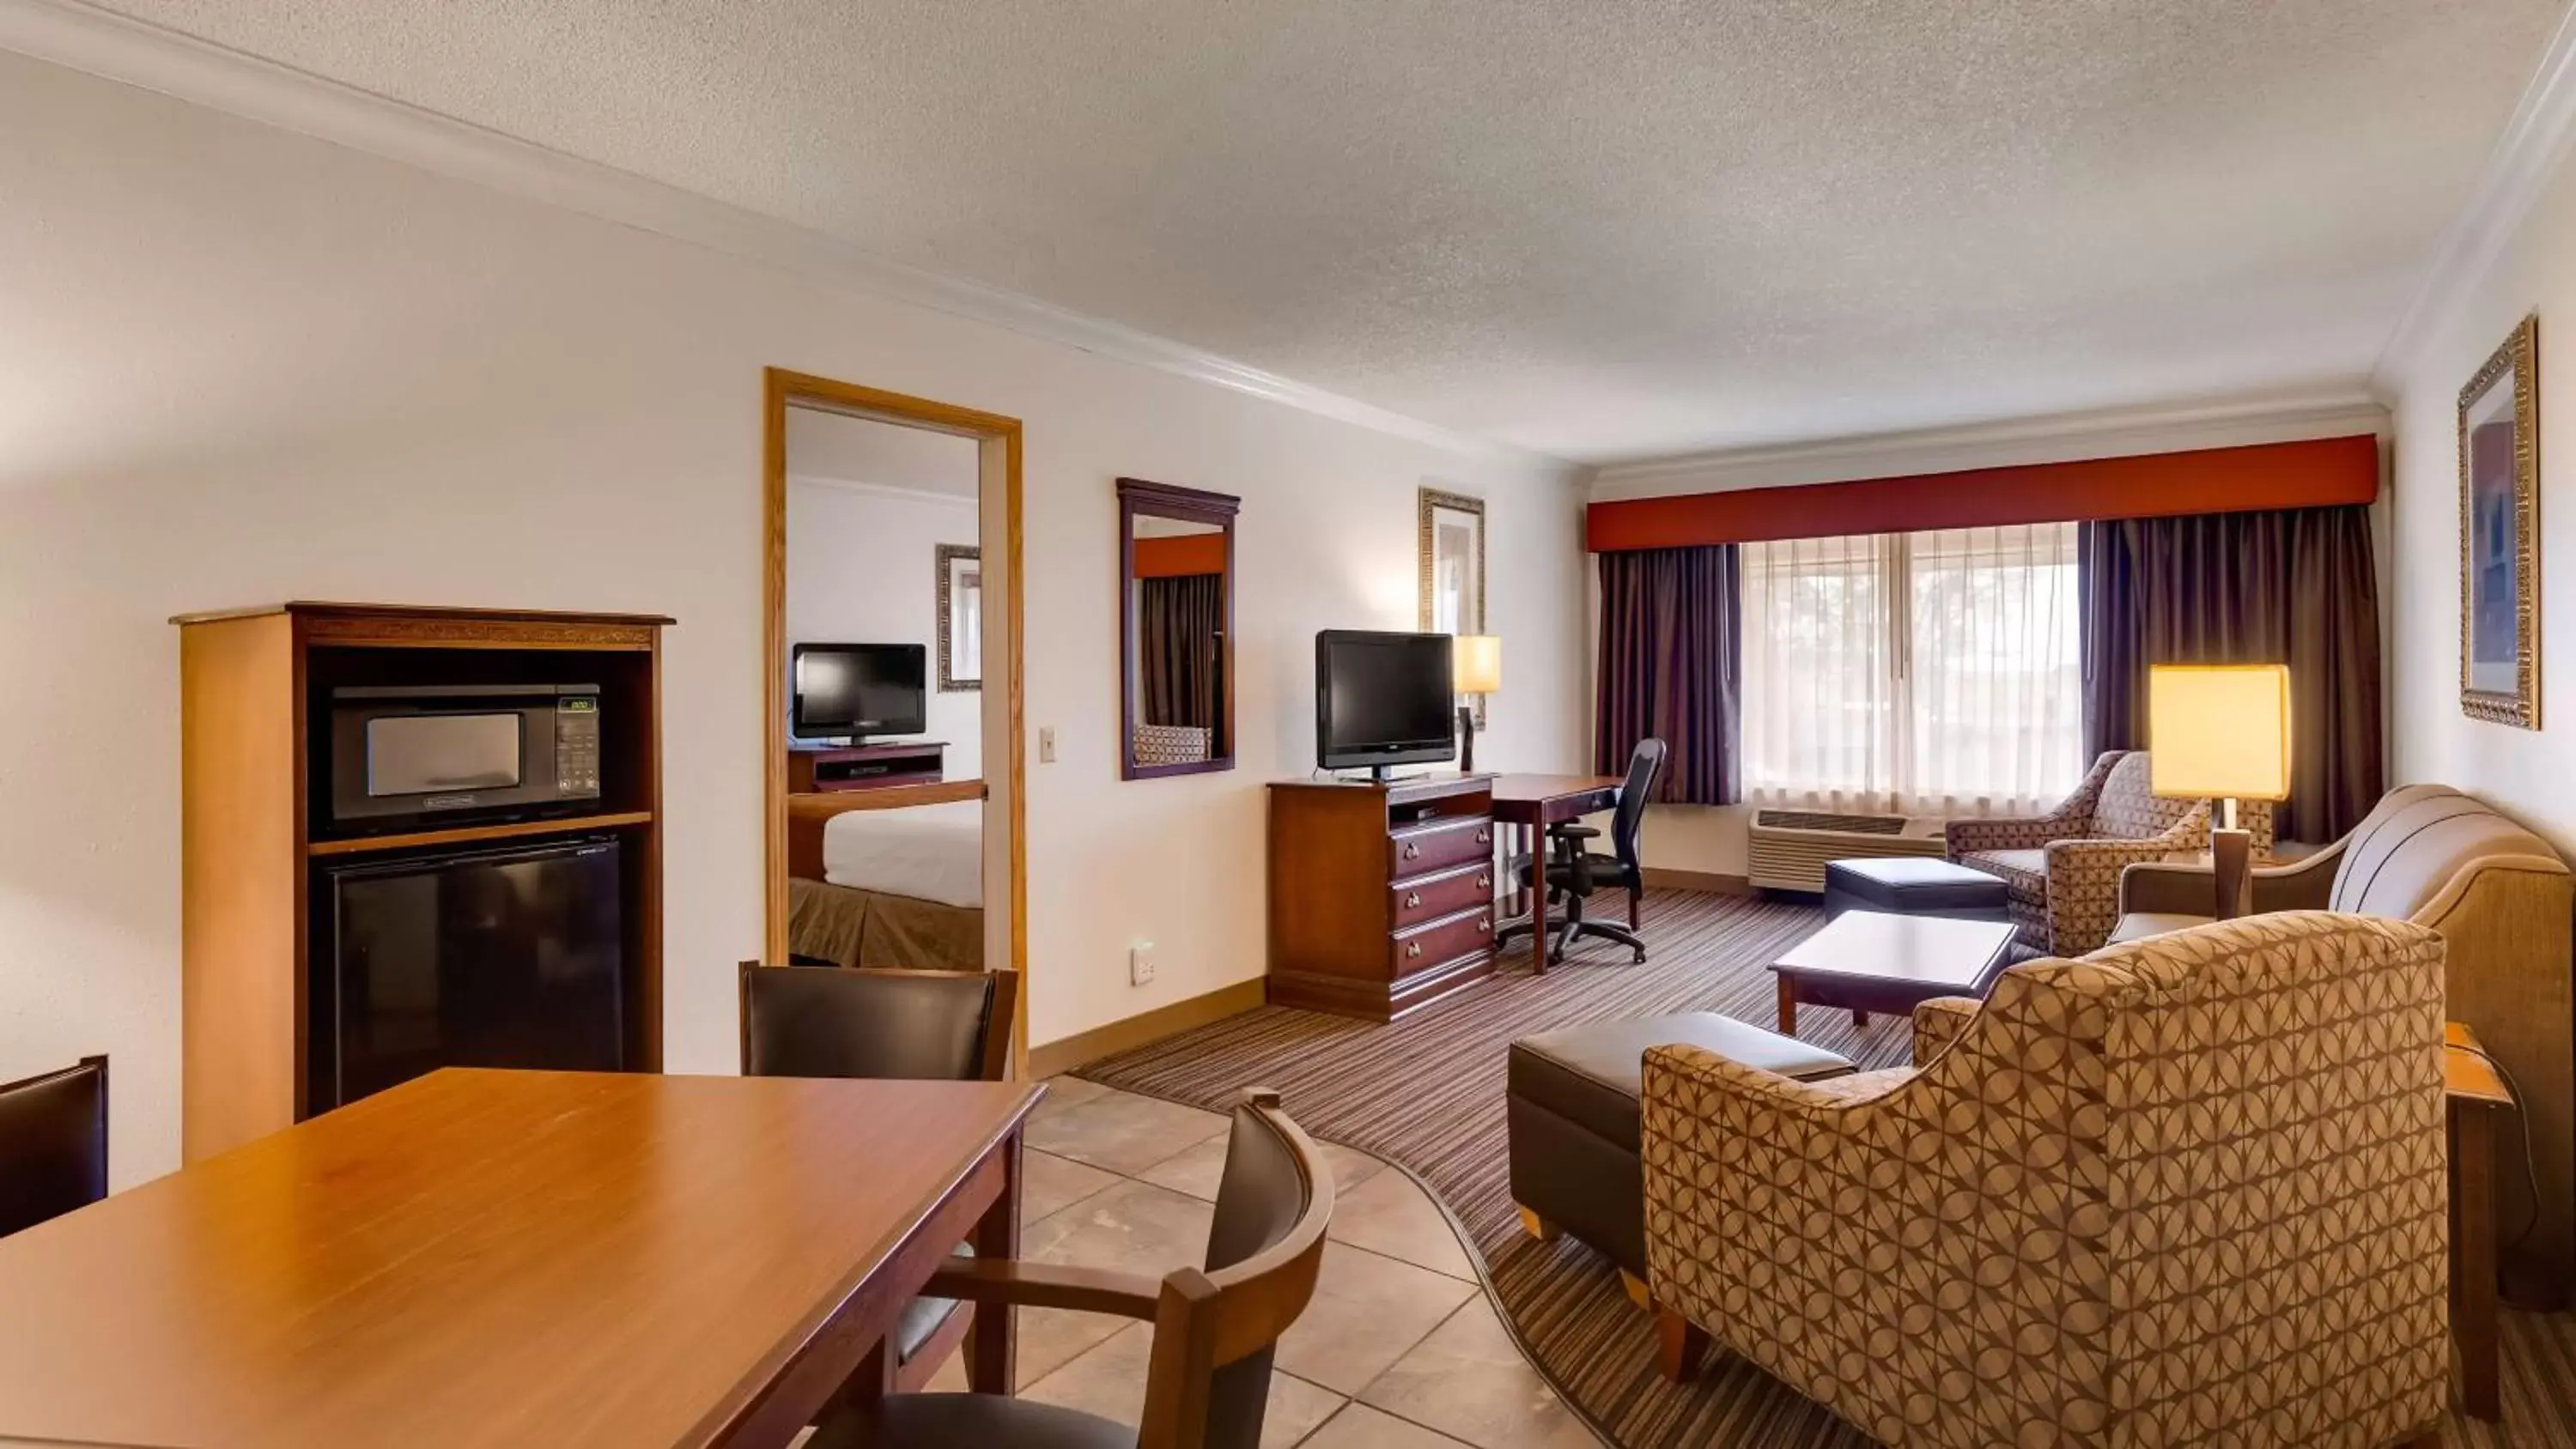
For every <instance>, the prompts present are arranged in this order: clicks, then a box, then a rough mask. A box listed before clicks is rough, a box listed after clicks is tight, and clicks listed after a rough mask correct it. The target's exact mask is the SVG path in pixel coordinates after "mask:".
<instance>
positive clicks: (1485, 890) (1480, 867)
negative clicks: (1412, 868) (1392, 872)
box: [1387, 860, 1494, 931]
mask: <svg viewBox="0 0 2576 1449" xmlns="http://www.w3.org/2000/svg"><path fill="white" fill-rule="evenodd" d="M1388 896H1389V899H1390V903H1391V906H1392V909H1390V910H1389V911H1388V912H1387V919H1388V920H1390V921H1393V922H1394V923H1395V929H1397V930H1399V931H1402V930H1407V929H1410V928H1412V927H1414V926H1418V925H1421V924H1422V923H1423V922H1425V921H1436V920H1438V919H1440V918H1441V917H1442V916H1446V915H1453V914H1455V913H1457V912H1459V911H1464V910H1469V909H1472V908H1474V907H1476V906H1490V905H1492V904H1493V903H1494V867H1493V866H1492V864H1490V863H1489V862H1486V861H1481V860H1480V861H1477V862H1476V863H1475V864H1473V865H1462V866H1460V867H1458V868H1457V869H1456V870H1453V871H1449V872H1447V873H1446V874H1442V875H1432V876H1424V877H1422V878H1420V879H1418V880H1409V881H1405V882H1403V883H1402V884H1400V885H1398V886H1396V887H1395V888H1394V889H1393V890H1392V891H1390V892H1388Z"/></svg>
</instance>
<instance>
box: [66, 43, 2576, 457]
mask: <svg viewBox="0 0 2576 1449" xmlns="http://www.w3.org/2000/svg"><path fill="white" fill-rule="evenodd" d="M108 6H109V8H111V9H115V10H118V11H122V12H124V13H127V14H130V15H132V16H135V17H137V18H140V19H143V20H146V21H150V22H154V23H157V24H161V25H165V26H168V27H170V28H172V29H175V30H179V31H182V32H185V33H189V34H192V35H196V36H199V37H202V38H205V39H208V40H212V41H215V42H217V43H219V44H222V45H226V46H230V47H234V48H236V49H240V50H244V51H248V52H251V53H253V54H256V55H260V56H265V57H268V58H271V59H274V60H278V61H281V62H284V63H285V64H288V65H291V66H294V67H297V68H300V69H304V70H308V71H313V72H316V73H319V74H322V75H326V76H329V77H332V78H334V79H337V80H341V81H344V82H347V83H349V84H352V85H355V86H358V87H360V88H362V89H365V90H369V91H374V92H377V93H380V94H383V95H386V96H389V97H393V98H395V99H398V100H403V101H408V102H411V103H414V104H417V105H420V106H423V107H426V108H428V109H430V110H433V111H438V112H441V113H444V114H446V115H449V116H453V117H456V118H459V119H462V120H467V121H472V122H475V123H478V124H481V125H484V126H488V127H491V128H493V129H495V130H499V131H502V132H505V133H508V134H511V135H515V136H519V137H522V138H525V139H527V140H530V141H534V142H537V143H540V144H542V145H546V146H550V147H553V148H556V149H558V150H561V151H564V152H567V153H569V154H572V155H575V156H579V157H582V158H585V159H589V160H593V161H598V162H603V163H606V164H608V165H612V166H616V167H620V168H623V169H626V170H629V171H634V172H638V173H642V174H644V175H647V176H651V177H653V178H655V179H658V180H662V181H666V182H670V183H673V184H676V185H679V186H682V187H685V188H688V189H690V190H694V191H698V192H702V193H705V194H708V195H711V196H715V197H717V198H720V199H722V200H725V201H729V202H733V203H736V204H739V205H742V206H745V207H749V208H752V209H754V210H757V211H762V212H766V213H770V214H773V215H776V216H779V217H783V218H787V219H790V220H793V221H796V222H799V223H802V224H805V225H809V226H813V227H817V228H820V229H823V230H825V231H829V232H832V233H834V234H837V235H839V236H841V237H844V238H846V239H848V240H850V241H851V242H854V243H856V244H858V245H861V246H863V247H866V248H868V249H871V250H874V251H876V252H879V253H881V254H883V255H885V256H887V257H890V258H894V259H897V260H900V261H904V262H908V263H912V264H915V265H918V266H923V267H928V268H932V269H935V270H939V271H943V272H948V273H951V274H955V275H961V276H965V277H970V278H973V279H976V280H979V281H983V282H987V283H991V284H995V285H999V286H1001V287H1005V288H1009V289H1012V290H1016V291H1019V292H1022V293H1026V294H1028V295H1030V296H1034V297H1037V298H1040V299H1043V300H1045V301H1048V302H1052V303H1055V304H1057V305H1059V306H1062V307H1066V308H1070V309H1073V310H1076V311H1079V312H1084V313H1089V314H1092V315H1094V316H1097V317H1101V318H1106V319H1109V320H1113V321H1117V322H1121V323H1125V324H1127V325H1129V326H1131V327H1135V328H1139V329H1143V330H1145V331H1148V332H1153V333H1158V334H1160V335H1162V336H1165V337H1169V338H1172V339H1175V340H1177V341H1181V342H1185V343H1189V344H1192V345H1195V346H1198V347H1202V348H1206V349H1208V350H1211V351H1214V352H1217V353H1221V354H1224V355H1226V356H1229V357H1233V358H1236V359H1239V360H1241V361H1244V362H1248V363H1251V364H1253V365H1255V366H1258V367H1262V368H1265V369H1268V370H1270V371H1272V372H1275V373H1279V374H1282V375H1284V376H1288V377H1291V378H1295V379H1297V380H1299V381H1302V382H1306V383H1310V384H1314V385H1317V386H1320V387H1325V388H1329V389H1332V390H1335V391H1338V392H1342V393H1345V394H1348V395H1350V396H1354V397H1357V398H1360V399H1363V400H1365V401H1368V402H1372V403H1376V404H1378V405H1380V406H1383V407H1387V408H1392V409H1395V410H1397V411H1400V412H1404V413H1409V414H1412V415H1414V416H1417V417H1420V418H1423V419H1426V420H1430V421H1434V422H1438V423H1443V424H1447V425H1450V426H1453V427H1457V428H1461V429H1465V430H1469V431H1474V432H1480V433H1484V434H1487V435H1490V436H1494V437H1498V438H1501V439H1505V440H1508V441H1512V442H1516V443H1520V444H1523V445H1525V446H1529V447H1533V448H1537V449H1541V450H1544V451H1548V452H1553V453H1557V454H1561V455H1564V456H1568V457H1574V458H1580V459H1587V460H1608V459H1618V458H1628V457H1636V456H1644V455H1653V454H1660V453H1671V452H1677V451H1683V450H1691V449H1700V448H1711V447H1726V446H1736V445H1747V444H1757V443H1771V442H1783V441H1791V440H1796V439H1802V438H1814V437H1831V436H1847V435H1854V434H1863V433H1873V432H1880V431H1887V430H1893V429H1901V428H1917V427H1928V426H1938V425H1942V424H1946V423H1955V422H1967V421H1975V420H1984V419H1992V418H2001V417H2019V416H2029V415H2035V414H2045V413H2054V412H2060V411H2068V410H2075V409H2084V408H2096V407H2106V406H2118V405H2123V404H2131V403H2141V402H2149V401H2158V400H2167V399H2174V398H2182V397H2199V396H2207V395H2212V394H2222V393H2229V392H2235V391H2240V390H2244V389H2252V388H2284V387H2299V386H2306V385H2311V384H2327V383H2343V382H2352V381H2357V380H2358V379H2359V378H2360V377H2361V376H2362V375H2363V374H2364V373H2366V372H2367V370H2368V369H2369V367H2370V365H2371V363H2372V362H2373V361H2374V360H2375V357H2376V355H2377V353H2378V350H2379V348H2380V346H2381V344H2382V343H2383V342H2384V341H2385V340H2386V338H2387V336H2388V333H2389V331H2390V330H2391V329H2392V328H2393V327H2394V325H2395V323H2396V321H2397V318H2398V315H2399V312H2400V311H2401V310H2402V308H2403V306H2404V304H2405V301H2406V299H2407V296H2408V295H2409V293H2410V291H2411V289H2412V286H2413V284H2414V282H2415V280H2416V279H2417V277H2418V275H2419V273H2420V271H2421V269H2422V267H2423V265H2424V264H2425V262H2426V261H2427V259H2428V257H2429V254H2430V251H2431V248H2432V245H2433V243H2434V240H2435V238H2436V237H2437V236H2438V235H2439V233H2440V231H2441V229H2442V228H2443V227H2444V226H2445V225H2446V224H2447V223H2448V222H2449V221H2450V220H2451V219H2452V217H2453V216H2454V214H2455V213H2456V212H2457V210H2458V209H2459V207H2460V206H2461V205H2462V204H2463V202H2464V201H2465V199H2466V198H2467V196H2468V194H2469V190H2470V187H2471V184H2472V182H2473V181H2474V179H2475V176H2476V173H2477V171H2478V168H2479V167H2480V165H2481V164H2482V162H2483V161H2484V159H2485V157H2486V154H2487V152H2488V149H2489V147H2490V146H2491V145H2492V144H2493V142H2494V140H2495V138H2496V136H2497V134H2498V132H2499V130H2500V129H2501V127H2502V125H2503V123H2504V120H2505V118H2506V116H2507V115H2508V113H2509V112H2510V111H2511V109H2512V107H2513V104H2514V101H2515V99H2516V97H2517V95H2518V94H2519V92H2520V90H2521V88H2522V86H2523V84H2524V81H2525V79H2526V76H2527V74H2528V72H2529V70H2530V69H2531V67H2532V66H2533V64H2534V63H2535V62H2536V61H2537V59H2538V57H2539V54H2540V51H2541V48H2542V46H2543V45H2544V43H2545V42H2546V40H2547V36H2548V32H2549V30H2550V28H2551V26H2552V25H2553V24H2554V23H2555V21H2556V18H2557V14H2558V11H2559V8H2560V7H2559V4H2558V0H2451V3H2440V4H2433V3H2426V0H2268V3H2267V0H1948V3H1900V0H1887V3H1865V0H1805V3H1794V0H1728V3H1679V0H1664V3H1637V4H1611V3H1605V0H1485V3H1463V0H1461V3H1449V4H1430V3H1401V0H1399V3H1389V0H1236V3H1224V4H1215V3H1209V0H1122V3H1094V4H1087V5H1073V4H1003V3H991V4H974V3H966V4H961V3H957V0H865V3H858V0H659V3H652V4H639V3H635V0H548V3H543V4H530V3H527V0H438V3H423V0H260V3H245V0H108Z"/></svg>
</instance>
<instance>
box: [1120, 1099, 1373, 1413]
mask: <svg viewBox="0 0 2576 1449" xmlns="http://www.w3.org/2000/svg"><path fill="white" fill-rule="evenodd" d="M1332 1218H1333V1177H1332V1173H1331V1171H1330V1170H1329V1169H1328V1168H1326V1167H1325V1166H1324V1163H1323V1159H1322V1158H1321V1157H1320V1156H1319V1155H1318V1154H1317V1153H1316V1151H1315V1144H1314V1142H1313V1141H1312V1140H1310V1139H1309V1138H1308V1137H1307V1136H1306V1134H1305V1132H1303V1131H1302V1130H1300V1129H1299V1128H1298V1126H1297V1124H1296V1123H1295V1122H1292V1121H1290V1120H1289V1118H1288V1114H1287V1113H1285V1112H1283V1111H1281V1110H1280V1107H1279V1094H1278V1093H1276V1092H1273V1091H1270V1090H1268V1089H1266V1088H1260V1087H1255V1088H1252V1089H1251V1090H1249V1091H1246V1092H1245V1093H1244V1094H1243V1101H1242V1104H1241V1105H1239V1106H1237V1107H1236V1108H1235V1109H1234V1134H1233V1136H1232V1137H1231V1138H1230V1139H1228V1141H1227V1143H1226V1153H1225V1176H1224V1177H1223V1178H1222V1179H1221V1180H1220V1181H1219V1184H1218V1187H1217V1193H1216V1219H1215V1222H1214V1223H1213V1224H1212V1225H1211V1227H1210V1229H1209V1231H1208V1250H1207V1268H1206V1270H1205V1271H1204V1272H1202V1271H1200V1270H1198V1269H1193V1268H1183V1269H1181V1270H1180V1271H1178V1272H1175V1273H1173V1274H1171V1275H1170V1276H1169V1277H1167V1278H1165V1279H1164V1280H1163V1295H1162V1308H1161V1312H1160V1313H1159V1314H1157V1316H1156V1317H1155V1320H1154V1354H1153V1361H1152V1364H1151V1366H1150V1367H1149V1368H1148V1369H1147V1371H1146V1376H1145V1413H1144V1422H1143V1425H1142V1426H1141V1428H1140V1429H1139V1430H1138V1434H1137V1444H1138V1449H1258V1446H1259V1445H1260V1443H1261V1423H1262V1410H1263V1406H1264V1405H1265V1404H1266V1403H1267V1402H1268V1400H1269V1397H1270V1360H1271V1355H1272V1352H1273V1351H1274V1350H1275V1349H1276V1347H1277V1346H1278V1342H1279V1335H1281V1334H1283V1333H1285V1332H1287V1331H1288V1328H1289V1325H1291V1324H1293V1323H1295V1322H1296V1321H1297V1316H1298V1315H1299V1314H1300V1313H1303V1312H1305V1310H1306V1303H1307V1300H1309V1299H1310V1298H1312V1297H1313V1296H1314V1293H1315V1271H1316V1268H1317V1267H1318V1266H1319V1265H1320V1264H1321V1263H1322V1262H1323V1256H1324V1231H1325V1229H1326V1228H1328V1227H1330V1226H1331V1224H1332Z"/></svg>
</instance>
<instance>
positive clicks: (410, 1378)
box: [0, 1069, 1045, 1449]
mask: <svg viewBox="0 0 2576 1449" xmlns="http://www.w3.org/2000/svg"><path fill="white" fill-rule="evenodd" d="M1044 1091H1045V1089H1044V1088H1043V1087H1039V1086H1035V1085H1033V1084H1030V1083H1026V1082H895V1081H815V1080H798V1079H791V1078H753V1077H665V1076H651V1075H644V1074H640V1073H637V1074H625V1073H577V1072H499V1071H464V1070H453V1069H451V1070H448V1071H441V1072H435V1073H432V1074H430V1075H429V1076H426V1077H421V1078H418V1079H416V1080H414V1081H411V1082H407V1083H405V1084H403V1085H402V1086H399V1087H395V1088H393V1089H392V1090H390V1091H387V1092H383V1093H379V1094H378V1095H376V1096H373V1097H369V1098H367V1099H366V1100H364V1101H362V1102H358V1103H355V1104H353V1105H351V1106H348V1107H344V1108H342V1109H340V1110H339V1111H336V1112H331V1113H327V1114H325V1115H323V1116H320V1117H316V1118H314V1119H312V1120H311V1121H308V1122H305V1123H302V1124H300V1125H298V1126H294V1127H290V1128H288V1129H286V1130H285V1131H283V1132H278V1133H274V1134H271V1135H270V1136H267V1137H263V1138H260V1139H258V1140H256V1141H253V1142H251V1143H249V1144H247V1145H245V1146H242V1147H240V1148H237V1149H235V1150H233V1151H231V1152H226V1153H223V1154H220V1155H218V1156H215V1157H210V1158H207V1159H204V1160H203V1161H200V1162H197V1163H195V1164H193V1165H191V1166H189V1167H187V1168H185V1169H183V1170H181V1171H179V1172H176V1173H173V1174H171V1175H170V1176H168V1177H164V1178H161V1179H159V1180H158V1181H155V1182H151V1183H146V1184H145V1185H143V1186H141V1187H138V1188H134V1189H132V1190H130V1191H127V1192H123V1193H119V1194H117V1195H116V1196H113V1197H110V1198H108V1199H107V1200H106V1201H104V1202H100V1203H95V1204H92V1205H91V1206H89V1207H85V1208H82V1209H80V1210H79V1211H77V1212H73V1213H70V1214H67V1215H65V1216H63V1217H60V1218H56V1219H54V1220H53V1221H51V1222H48V1223H43V1224H39V1225H38V1226H36V1227H33V1228H30V1229H28V1230H26V1231H24V1232H21V1233H17V1234H15V1235H13V1236H11V1237H9V1238H6V1239H0V1303H5V1304H7V1305H8V1311H7V1312H6V1313H0V1441H8V1440H11V1439H22V1440H23V1439H33V1440H39V1441H54V1442H74V1443H85V1444H118V1445H125V1446H152V1449H163V1446H176V1445H217V1444H227V1445H228V1444H241V1445H254V1444H255V1445H260V1446H262V1449H304V1446H316V1449H318V1446H324V1445H331V1446H340V1445H349V1444H370V1445H392V1446H412V1445H420V1446H429V1445H439V1446H449V1445H459V1444H494V1445H499V1444H528V1445H537V1444H543V1445H549V1446H557V1445H597V1446H603V1449H605V1446H612V1445H617V1446H637V1445H650V1446H672V1445H685V1446H693V1449H694V1446H728V1449H730V1446H762V1449H769V1446H784V1445H786V1444H788V1443H789V1442H791V1441H792V1440H793V1439H794V1438H795V1437H796V1436H797V1434H798V1433H799V1432H800V1431H801V1430H802V1429H803V1427H804V1426H805V1425H806V1424H807V1423H808V1422H810V1421H811V1420H813V1419H814V1418H815V1417H816V1416H817V1415H818V1413H819V1412H820V1411H821V1410H822V1409H823V1408H824V1407H825V1406H826V1405H827V1404H829V1403H831V1402H833V1401H834V1399H835V1396H836V1395H837V1394H838V1393H839V1392H840V1390H841V1388H842V1385H843V1384H844V1383H845V1382H846V1381H847V1380H849V1378H850V1376H851V1374H852V1372H853V1371H854V1370H856V1369H858V1368H859V1366H860V1365H861V1364H862V1363H863V1362H865V1361H866V1360H867V1357H868V1355H869V1354H870V1352H871V1351H872V1350H873V1349H874V1348H875V1347H876V1345H877V1343H878V1342H879V1340H880V1339H881V1338H882V1337H883V1336H884V1334H885V1333H886V1332H887V1331H888V1330H889V1329H890V1328H891V1326H892V1325H893V1324H894V1322H895V1318H896V1316H897V1315H898V1314H899V1313H901V1312H902V1310H903V1308H904V1305H905V1304H906V1303H908V1302H910V1301H911V1299H912V1298H913V1297H914V1296H915V1294H916V1291H917V1290H918V1289H919V1288H920V1287H921V1286H922V1285H923V1284H924V1283H926V1282H927V1281H928V1280H929V1277H930V1274H931V1273H932V1272H933V1270H935V1269H937V1268H938V1267H939V1266H941V1265H942V1264H943V1263H945V1262H946V1261H947V1259H948V1254H949V1251H950V1250H951V1249H952V1248H954V1247H955V1246H956V1245H957V1244H958V1243H959V1242H961V1241H967V1240H970V1239H971V1240H972V1241H973V1243H974V1244H975V1248H976V1251H977V1252H978V1253H981V1254H985V1255H988V1256H994V1257H1008V1256H1014V1255H1015V1254H1016V1252H1017V1248H1018V1236H1019V1196H1020V1190H1019V1177H1020V1173H1019V1163H1020V1126H1021V1122H1022V1121H1023V1119H1024V1118H1025V1117H1026V1116H1027V1114H1028V1111H1029V1109H1030V1108H1031V1107H1033V1106H1035V1105H1036V1103H1037V1101H1038V1098H1039V1097H1040V1096H1041V1095H1042V1094H1043V1093H1044ZM1009 1314H1010V1310H1008V1309H1007V1308H1004V1309H998V1310H979V1311H978V1316H977V1318H976V1322H975V1328H974V1330H973V1335H972V1337H971V1338H970V1340H969V1344H968V1349H967V1355H968V1362H969V1364H970V1368H971V1374H970V1376H971V1378H972V1379H973V1380H974V1382H975V1386H976V1387H977V1388H978V1389H980V1390H990V1391H995V1392H1002V1393H1008V1392H1009V1391H1010V1389H1011V1357H1012V1340H1011V1320H1010V1316H1009ZM863 1382H873V1380H864V1381H863Z"/></svg>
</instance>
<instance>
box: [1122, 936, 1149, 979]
mask: <svg viewBox="0 0 2576 1449" xmlns="http://www.w3.org/2000/svg"><path fill="white" fill-rule="evenodd" d="M1153 979H1154V943H1153V942H1151V941H1139V942H1137V943H1136V944H1135V945H1133V946H1130V947H1128V948H1127V984H1128V985H1130V986H1144V985H1147V984H1149V983H1151V982H1152V981H1153Z"/></svg>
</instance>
